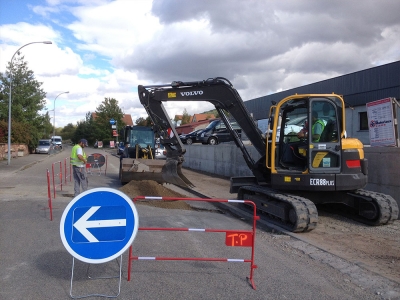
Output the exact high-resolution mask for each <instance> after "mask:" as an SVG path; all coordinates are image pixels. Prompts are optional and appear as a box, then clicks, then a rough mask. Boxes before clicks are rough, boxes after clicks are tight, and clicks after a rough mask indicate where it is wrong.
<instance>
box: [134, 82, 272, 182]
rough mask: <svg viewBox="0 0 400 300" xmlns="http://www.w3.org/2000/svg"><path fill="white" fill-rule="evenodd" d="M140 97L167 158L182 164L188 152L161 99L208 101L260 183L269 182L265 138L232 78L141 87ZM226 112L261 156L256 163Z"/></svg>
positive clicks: (139, 88) (139, 87)
mask: <svg viewBox="0 0 400 300" xmlns="http://www.w3.org/2000/svg"><path fill="white" fill-rule="evenodd" d="M138 93H139V99H140V102H141V103H142V105H143V106H144V108H145V109H146V111H147V113H148V115H149V116H150V118H151V120H152V121H153V124H154V125H153V126H154V127H153V129H154V131H155V132H157V133H158V134H159V135H160V138H161V143H162V144H163V145H164V146H165V148H166V149H167V160H168V159H170V160H173V161H176V162H177V164H178V166H180V165H181V164H182V163H183V161H184V158H183V155H184V154H185V152H186V149H185V148H184V146H183V144H182V142H181V140H180V138H179V137H178V134H177V132H176V131H175V128H174V126H173V124H172V123H171V120H170V117H169V116H168V113H167V112H166V110H165V108H164V105H163V104H162V102H165V101H197V102H203V101H208V102H210V103H212V104H213V105H214V106H215V108H216V109H217V111H218V113H219V115H220V116H221V118H222V119H223V121H224V123H225V125H226V127H227V128H228V130H229V131H230V133H231V135H232V136H233V139H234V141H235V143H236V145H237V147H239V148H240V149H241V151H242V153H243V157H244V159H245V161H246V163H247V165H248V167H249V168H250V170H252V172H253V174H254V175H255V177H256V178H257V180H258V181H259V182H260V181H261V182H264V181H266V176H267V174H265V139H264V138H263V137H262V133H261V131H260V130H259V129H258V127H257V126H256V124H255V122H254V120H253V119H252V118H251V116H250V113H249V112H248V111H247V109H246V107H245V106H244V103H243V100H242V99H241V97H240V95H239V94H238V92H237V91H236V89H234V88H233V86H232V84H231V83H230V82H229V80H227V79H225V78H222V77H216V78H212V79H207V80H203V81H193V82H182V81H174V82H172V83H171V84H165V85H152V86H143V85H139V86H138ZM225 112H228V113H229V114H230V115H231V116H232V117H233V118H234V119H235V120H236V122H237V123H238V124H239V126H240V127H241V129H242V132H244V133H245V134H246V136H247V137H248V138H249V140H250V141H251V143H252V144H253V146H254V147H255V148H256V149H257V151H258V152H259V153H260V155H261V159H260V160H258V161H257V162H256V161H254V160H253V158H252V157H251V156H250V155H249V153H248V151H247V149H246V147H245V146H244V144H243V142H242V140H241V139H240V137H239V135H238V133H237V132H236V131H235V130H234V129H233V128H232V126H231V124H230V122H229V120H228V117H227V115H226V113H225Z"/></svg>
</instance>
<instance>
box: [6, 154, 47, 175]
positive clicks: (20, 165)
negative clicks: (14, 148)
mask: <svg viewBox="0 0 400 300" xmlns="http://www.w3.org/2000/svg"><path fill="white" fill-rule="evenodd" d="M51 155H53V154H51ZM51 155H49V154H27V155H24V156H20V157H14V158H11V160H10V165H8V164H7V163H8V159H5V160H1V161H0V173H3V172H16V171H19V170H22V169H24V168H25V167H27V166H30V165H34V164H36V163H38V162H41V161H43V160H45V159H47V158H49V157H50V156H51Z"/></svg>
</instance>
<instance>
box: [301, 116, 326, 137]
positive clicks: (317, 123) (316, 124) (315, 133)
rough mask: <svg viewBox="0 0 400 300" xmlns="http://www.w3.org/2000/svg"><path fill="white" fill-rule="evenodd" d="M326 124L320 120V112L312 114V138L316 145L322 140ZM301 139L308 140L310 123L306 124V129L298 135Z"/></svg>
mask: <svg viewBox="0 0 400 300" xmlns="http://www.w3.org/2000/svg"><path fill="white" fill-rule="evenodd" d="M324 127H325V122H324V121H322V120H320V119H319V118H318V112H316V111H313V112H312V127H311V133H312V134H311V138H312V141H313V142H314V143H318V142H319V139H320V138H321V134H322V132H323V131H324ZM297 137H298V138H299V139H306V138H308V122H307V121H306V122H305V124H304V128H303V129H302V130H300V131H299V132H298V133H297Z"/></svg>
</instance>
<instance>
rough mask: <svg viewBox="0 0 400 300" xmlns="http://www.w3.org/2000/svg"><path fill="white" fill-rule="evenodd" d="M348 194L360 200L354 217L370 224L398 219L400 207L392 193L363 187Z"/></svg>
mask: <svg viewBox="0 0 400 300" xmlns="http://www.w3.org/2000/svg"><path fill="white" fill-rule="evenodd" d="M348 194H349V195H350V196H353V197H355V198H356V199H358V200H359V207H358V212H357V214H355V213H354V212H353V214H352V215H351V218H352V219H354V220H356V221H358V222H361V223H364V224H367V225H370V226H379V225H385V224H390V223H393V221H394V220H397V218H398V214H399V207H398V205H397V202H396V200H394V199H393V197H391V196H390V195H386V194H382V193H377V192H372V191H367V190H363V189H359V190H356V191H354V192H349V193H348Z"/></svg>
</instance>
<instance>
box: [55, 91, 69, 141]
mask: <svg viewBox="0 0 400 300" xmlns="http://www.w3.org/2000/svg"><path fill="white" fill-rule="evenodd" d="M62 94H69V91H68V92H62V93H60V94H58V95H57V97H56V98H55V99H54V109H53V138H54V136H55V135H56V100H57V98H58V96H60V95H62Z"/></svg>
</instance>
